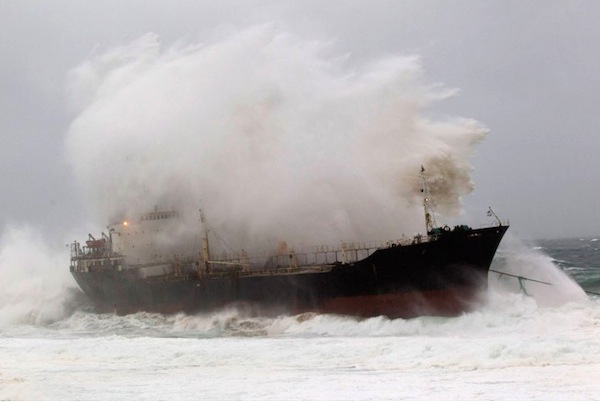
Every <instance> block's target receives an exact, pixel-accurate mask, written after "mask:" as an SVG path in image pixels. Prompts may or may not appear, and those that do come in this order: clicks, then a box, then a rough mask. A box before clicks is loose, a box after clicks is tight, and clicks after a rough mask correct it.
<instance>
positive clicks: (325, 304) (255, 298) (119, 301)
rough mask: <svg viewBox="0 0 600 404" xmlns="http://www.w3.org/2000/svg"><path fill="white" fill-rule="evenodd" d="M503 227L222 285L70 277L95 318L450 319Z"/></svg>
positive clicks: (215, 281) (207, 280)
mask: <svg viewBox="0 0 600 404" xmlns="http://www.w3.org/2000/svg"><path fill="white" fill-rule="evenodd" d="M506 229H507V227H506V226H499V227H492V228H485V229H478V230H463V231H451V232H446V233H444V234H442V235H440V236H439V237H438V238H437V239H436V240H433V241H429V242H424V243H415V244H411V245H403V246H392V247H389V248H385V249H380V250H377V251H376V252H375V253H373V254H372V255H370V256H369V257H367V258H366V259H363V260H362V261H358V262H355V263H353V264H341V263H340V264H338V265H335V266H333V267H332V268H331V270H328V271H320V272H306V273H299V272H291V273H286V274H282V273H280V274H271V275H248V274H240V273H235V272H232V274H231V276H229V277H198V276H189V277H187V278H181V277H180V278H174V279H169V278H142V277H140V276H139V275H138V273H137V271H130V270H126V269H125V270H123V271H117V270H102V271H91V272H78V271H74V272H72V274H73V276H74V277H75V279H76V280H77V282H78V284H79V285H80V286H81V288H82V290H83V291H84V292H85V293H86V294H87V295H88V296H89V297H90V298H91V299H92V300H93V301H94V302H95V304H96V305H97V307H98V308H99V309H101V310H110V311H116V312H117V313H120V314H125V313H130V312H135V311H149V312H162V313H169V312H176V311H186V312H197V311H208V310H213V309H215V308H219V307H223V306H227V305H230V304H240V305H244V307H249V308H251V309H252V310H255V312H256V313H257V314H282V313H289V314H295V313H301V312H307V311H312V312H321V313H334V314H345V315H352V316H361V317H372V316H379V315H385V316H387V317H390V318H399V317H401V318H410V317H416V316H420V315H440V316H454V315H459V314H460V313H462V312H465V311H469V310H470V309H472V308H473V306H474V305H476V304H477V303H478V299H479V297H480V294H481V292H482V291H484V290H485V289H486V288H487V275H488V270H489V266H490V264H491V262H492V259H493V257H494V254H495V252H496V249H497V247H498V244H499V243H500V240H501V239H502V236H503V235H504V233H505V231H506Z"/></svg>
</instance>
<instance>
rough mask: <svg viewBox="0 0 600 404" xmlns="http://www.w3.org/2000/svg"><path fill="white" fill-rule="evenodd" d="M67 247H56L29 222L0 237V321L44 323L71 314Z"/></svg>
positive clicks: (73, 286)
mask: <svg viewBox="0 0 600 404" xmlns="http://www.w3.org/2000/svg"><path fill="white" fill-rule="evenodd" d="M68 268H69V255H68V250H67V249H66V248H64V250H55V249H54V248H53V247H52V246H51V245H49V244H48V243H47V241H46V240H44V238H43V237H42V235H41V233H40V232H39V231H38V230H37V229H36V228H34V227H32V226H29V225H20V226H8V227H7V228H5V229H4V231H3V233H2V235H1V237H0V289H1V291H0V325H8V324H45V323H49V322H53V321H56V320H58V319H61V318H63V317H64V316H67V315H69V314H71V313H72V312H73V310H74V307H72V304H74V303H75V302H77V300H76V296H75V295H77V294H78V292H77V289H76V288H77V286H76V284H75V281H74V280H73V279H72V278H71V276H70V274H69V270H68Z"/></svg>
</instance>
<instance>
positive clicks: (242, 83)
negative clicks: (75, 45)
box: [67, 25, 487, 248]
mask: <svg viewBox="0 0 600 404" xmlns="http://www.w3.org/2000/svg"><path fill="white" fill-rule="evenodd" d="M330 53H331V52H330V47H329V46H327V45H325V44H321V43H318V42H315V41H306V40H303V39H302V38H298V37H296V36H294V35H292V34H289V33H286V32H281V31H279V30H277V29H276V28H274V27H273V26H272V25H261V26H257V27H252V28H250V29H247V30H244V31H240V32H237V33H234V34H232V35H230V36H229V37H227V38H224V39H223V38H221V39H219V40H217V41H213V42H210V43H203V44H187V45H186V44H177V45H175V46H172V47H170V48H168V49H162V47H161V45H160V43H159V40H158V38H157V37H156V36H155V35H152V34H147V35H145V36H143V37H141V38H139V39H138V40H136V41H134V42H132V43H130V44H128V45H125V46H121V47H118V48H115V49H112V50H110V51H107V52H105V53H103V54H100V55H96V56H93V57H91V58H90V59H89V60H88V61H86V62H84V63H82V64H81V65H80V66H78V67H77V68H76V69H74V70H73V71H72V72H71V73H70V80H69V83H70V84H69V89H70V94H71V100H72V102H73V105H74V107H75V108H76V109H77V116H76V119H75V120H74V121H73V122H72V125H71V127H70V130H69V133H68V138H67V148H68V155H69V157H70V160H71V163H72V165H73V166H74V169H75V170H76V171H77V174H78V175H79V179H80V181H81V185H82V187H83V190H84V193H85V195H86V197H87V204H88V206H89V208H90V214H92V215H95V217H96V219H95V220H100V221H102V222H104V221H105V220H106V219H107V218H111V217H119V216H120V217H123V216H128V215H129V216H131V215H138V214H139V213H140V212H143V211H148V210H152V209H153V208H154V206H155V205H159V206H177V207H179V208H182V207H185V208H188V209H191V208H194V209H192V211H194V212H197V208H198V206H199V205H200V204H201V205H202V207H203V208H204V210H205V211H206V213H207V215H208V218H209V221H210V224H211V226H212V228H214V229H215V230H216V231H218V232H219V234H221V235H223V236H225V237H226V238H227V239H228V240H230V241H231V243H232V245H234V246H235V247H236V248H242V247H245V248H248V247H251V246H255V247H258V246H264V245H270V246H272V245H273V243H274V242H276V241H278V240H286V241H288V243H289V242H291V243H295V244H315V243H320V242H339V241H340V240H342V239H343V240H374V239H382V238H388V237H389V238H391V237H397V236H399V233H400V232H407V234H409V233H411V232H417V231H422V228H423V224H422V223H423V220H422V218H421V214H420V209H421V205H420V201H421V200H420V197H421V195H420V183H419V177H418V174H419V169H420V167H421V165H424V166H425V167H426V170H427V174H428V176H429V178H430V189H431V190H432V193H433V194H434V195H435V199H436V201H437V206H436V209H437V212H438V213H440V214H443V215H454V214H458V213H460V209H461V196H462V195H464V194H466V193H468V192H470V191H472V188H473V185H472V183H471V180H470V172H471V166H470V165H469V163H468V162H467V158H468V156H469V155H470V154H471V153H472V152H473V151H474V148H475V146H476V144H477V142H478V141H479V140H481V139H482V138H483V136H484V135H485V133H486V132H487V130H486V129H485V128H484V127H483V126H482V125H480V124H479V123H477V122H475V121H472V120H465V119H460V118H456V119H449V120H444V121H434V120H432V119H428V118H426V117H425V111H426V110H427V108H428V107H430V105H431V104H432V103H434V102H436V101H439V100H442V99H444V98H447V97H449V96H451V95H452V94H454V91H452V90H448V89H445V88H441V87H440V86H434V85H427V84H425V83H423V72H422V68H421V66H420V61H419V59H418V58H415V57H388V58H386V59H384V60H380V61H377V62H375V63H372V64H369V65H366V66H361V67H359V68H350V67H348V66H347V64H348V63H347V61H346V60H345V58H339V57H335V56H331V55H330ZM199 201H201V202H199ZM196 224H197V221H195V222H194V225H196ZM265 243H266V244H265Z"/></svg>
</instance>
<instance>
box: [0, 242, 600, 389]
mask: <svg viewBox="0 0 600 404" xmlns="http://www.w3.org/2000/svg"><path fill="white" fill-rule="evenodd" d="M492 269H493V270H495V271H498V272H502V273H508V274H514V275H518V276H522V277H526V278H528V279H532V280H527V279H521V280H519V279H518V278H514V277H511V276H508V275H503V274H500V273H498V272H491V273H490V276H489V285H490V286H489V290H488V291H487V292H486V296H485V303H484V304H483V305H482V306H481V307H479V308H477V309H476V310H474V311H472V312H470V313H466V314H464V315H461V316H459V317H456V318H439V317H420V318H415V319H410V320H402V319H399V320H389V319H387V318H383V317H378V318H371V319H363V320H361V319H355V318H349V317H341V316H332V315H316V314H313V313H306V314H303V315H299V316H282V317H277V318H262V317H250V316H247V315H245V314H244V313H243V312H240V311H238V310H235V309H224V310H221V311H218V312H215V313H211V314H203V315H194V316H191V315H184V314H175V315H159V314H151V313H137V314H133V315H128V316H116V315H113V314H98V313H95V312H94V311H93V309H92V307H91V306H90V304H89V302H88V301H87V300H86V298H85V296H84V295H83V294H82V293H81V292H80V291H78V290H77V289H76V288H74V287H70V288H67V289H65V290H62V291H61V293H60V296H56V297H55V302H57V303H56V304H59V305H60V307H61V310H58V311H57V310H53V311H51V312H52V315H49V314H48V312H47V311H44V309H43V308H40V307H31V308H29V309H28V310H21V311H19V313H25V314H21V315H19V316H16V315H15V316H12V317H10V320H7V318H9V317H7V316H6V313H7V311H6V310H8V309H10V310H13V311H18V310H17V306H19V305H20V302H19V301H18V299H19V297H18V296H19V294H18V293H16V294H14V295H13V296H15V297H13V300H15V299H16V301H13V302H12V306H10V307H8V308H7V307H4V311H3V315H4V322H3V323H2V325H1V329H0V399H2V400H597V399H600V380H599V377H600V305H599V303H600V300H598V296H597V295H595V294H593V293H592V292H600V241H599V240H598V239H597V238H591V237H586V238H574V239H565V240H538V241H535V242H531V243H521V242H518V241H516V240H514V239H511V238H508V239H505V240H504V241H503V242H502V244H501V246H500V249H499V251H498V253H497V256H496V259H495V261H494V263H493V265H492ZM65 270H66V271H68V269H65ZM533 280H535V281H542V282H545V283H539V282H535V281H533ZM584 290H585V291H588V292H590V293H586V292H584ZM23 293H26V292H23ZM22 299H23V304H29V305H32V303H31V302H32V301H35V300H32V299H31V296H29V297H27V298H26V297H23V298H22ZM44 304H48V303H47V301H46V303H44ZM21 306H22V305H21ZM33 306H35V304H33ZM21 309H22V307H21ZM44 313H46V314H44Z"/></svg>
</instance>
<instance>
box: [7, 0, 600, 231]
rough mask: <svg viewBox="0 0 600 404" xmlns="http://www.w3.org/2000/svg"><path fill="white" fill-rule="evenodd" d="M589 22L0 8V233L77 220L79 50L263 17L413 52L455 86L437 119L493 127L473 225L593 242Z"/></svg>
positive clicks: (505, 7)
mask: <svg viewBox="0 0 600 404" xmlns="http://www.w3.org/2000/svg"><path fill="white" fill-rule="evenodd" d="M598 16H600V2H597V1H547V0H544V1H522V0H521V1H423V0H416V1H375V0H368V1H367V0H365V1H348V0H345V1H341V0H340V1H324V0H319V1H281V0H278V1H224V0H218V1H173V0H170V1H124V0H118V1H105V0H104V1H94V2H92V1H24V0H19V1H11V0H0V54H1V55H2V63H0V110H1V111H2V112H1V114H0V116H1V119H0V139H1V143H0V184H1V185H2V189H1V192H0V229H2V228H3V227H4V226H5V225H7V224H19V223H29V224H35V225H37V226H39V227H40V228H42V230H43V231H44V232H45V233H47V234H56V235H57V236H58V237H66V235H67V234H69V235H70V233H69V232H70V231H72V229H75V228H80V226H81V223H83V222H85V220H86V219H85V217H84V212H85V210H84V209H82V207H81V205H82V204H83V203H84V199H83V198H82V196H81V189H80V186H79V185H78V184H77V181H76V180H75V176H74V173H73V172H72V171H71V170H72V168H71V167H70V166H69V165H68V164H67V161H66V158H65V138H66V133H67V132H68V130H69V127H70V125H71V123H72V121H73V119H74V117H75V112H74V111H73V110H72V109H70V106H69V102H68V99H67V97H66V87H67V75H68V73H69V71H71V70H72V69H73V68H75V67H76V66H78V65H79V64H81V63H82V62H83V61H85V60H86V59H88V58H89V57H90V55H92V54H94V53H96V52H99V51H105V50H107V49H110V48H112V47H115V46H119V45H123V44H126V43H128V42H130V41H132V40H135V39H136V38H139V37H140V36H142V35H144V34H146V33H148V32H152V33H155V34H156V35H157V36H158V37H159V39H160V41H161V43H163V44H173V43H174V42H176V41H178V40H184V41H189V42H192V43H195V42H204V41H206V40H208V39H210V38H214V37H215V36H218V35H220V34H221V33H223V32H230V31H232V30H240V29H244V28H246V27H250V26H253V25H256V24H262V23H266V22H275V23H276V24H278V25H279V26H280V27H283V29H285V30H288V31H290V32H293V33H294V34H295V35H298V36H300V37H303V38H307V39H313V40H317V41H328V42H331V43H332V47H333V48H334V49H335V51H336V53H338V54H340V55H348V63H349V64H353V63H354V64H357V65H360V64H363V63H368V62H369V61H371V60H374V59H377V58H381V57H384V56H386V55H390V54H393V55H418V56H420V57H421V58H422V64H423V68H424V71H425V74H426V78H427V81H428V82H431V83H443V84H444V85H445V86H447V87H450V88H458V89H460V93H459V94H458V95H457V96H455V97H453V98H451V99H449V100H445V101H443V102H441V103H438V104H436V106H435V113H437V114H440V115H449V116H462V117H465V118H473V119H475V120H477V121H479V122H481V123H482V124H484V125H485V126H487V127H488V128H489V129H490V133H489V134H488V135H487V137H486V138H485V139H484V140H483V142H482V143H481V144H479V145H478V147H477V151H476V153H475V155H474V156H473V157H472V158H471V159H470V162H471V164H472V165H473V166H474V168H475V170H474V172H473V176H472V178H473V181H474V182H475V190H474V192H473V193H472V194H471V195H468V196H466V197H465V198H464V207H465V210H466V212H467V216H468V217H469V219H471V218H472V219H473V220H474V223H471V224H474V225H477V224H478V221H479V222H484V221H485V213H486V211H487V207H488V206H492V207H493V208H494V210H495V211H496V213H497V214H498V215H500V216H501V217H502V218H506V219H510V222H511V225H512V231H513V232H514V233H515V234H517V235H518V236H520V237H522V238H525V239H530V238H545V237H549V238H553V237H569V236H592V235H599V234H600V230H599V229H598V226H599V224H600V209H598V207H597V205H598V202H597V201H598V199H599V197H600V176H599V175H598V172H599V171H600V170H599V168H600V159H599V158H598V156H597V154H598V152H599V151H600V137H599V136H598V135H597V131H598V128H600V114H598V112H597V110H598V106H599V105H600V74H599V72H600V25H598ZM89 231H93V232H96V231H97V229H89Z"/></svg>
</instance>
